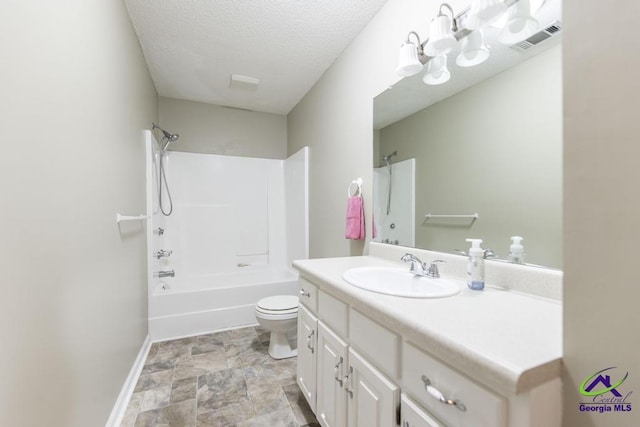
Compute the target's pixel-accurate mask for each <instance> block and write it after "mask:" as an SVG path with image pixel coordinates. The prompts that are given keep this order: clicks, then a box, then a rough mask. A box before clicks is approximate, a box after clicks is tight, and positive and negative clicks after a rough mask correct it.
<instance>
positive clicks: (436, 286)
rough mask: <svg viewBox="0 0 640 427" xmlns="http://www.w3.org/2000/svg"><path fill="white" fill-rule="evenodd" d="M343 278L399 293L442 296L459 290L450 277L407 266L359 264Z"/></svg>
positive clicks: (397, 294)
mask: <svg viewBox="0 0 640 427" xmlns="http://www.w3.org/2000/svg"><path fill="white" fill-rule="evenodd" d="M342 278H343V279H344V280H345V281H346V282H347V283H349V284H351V285H353V286H356V287H358V288H362V289H366V290H368V291H372V292H378V293H380V294H387V295H394V296H398V297H408V298H444V297H450V296H452V295H455V294H457V293H458V292H460V285H458V283H457V282H455V281H453V280H449V279H443V278H441V277H440V278H437V279H435V278H432V277H423V276H416V275H414V274H412V273H409V270H408V268H407V269H403V268H393V267H358V268H352V269H349V270H347V271H345V272H344V273H343V274H342Z"/></svg>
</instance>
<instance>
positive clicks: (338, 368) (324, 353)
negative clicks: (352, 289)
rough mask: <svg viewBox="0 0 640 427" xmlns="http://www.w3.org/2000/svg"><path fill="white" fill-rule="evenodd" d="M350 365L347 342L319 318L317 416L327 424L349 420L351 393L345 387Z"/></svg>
mask: <svg viewBox="0 0 640 427" xmlns="http://www.w3.org/2000/svg"><path fill="white" fill-rule="evenodd" d="M346 364H347V344H346V343H345V342H344V341H343V340H342V339H340V337H338V336H337V335H336V334H334V333H333V331H331V329H329V328H328V327H327V326H326V325H325V324H324V323H322V321H319V322H318V371H317V372H318V374H317V387H318V388H317V390H318V395H317V406H316V415H317V417H318V421H319V422H320V424H322V425H323V426H324V427H343V426H345V425H346V423H347V394H346V392H345V390H344V388H343V383H344V376H345V374H346V366H345V365H346Z"/></svg>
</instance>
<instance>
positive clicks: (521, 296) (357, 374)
mask: <svg viewBox="0 0 640 427" xmlns="http://www.w3.org/2000/svg"><path fill="white" fill-rule="evenodd" d="M387 246H389V245H380V244H372V246H371V248H372V249H371V253H372V254H375V255H377V256H363V257H345V258H326V259H313V260H302V261H296V262H295V263H294V267H295V268H296V269H298V270H299V272H300V279H299V285H300V303H301V305H300V308H299V317H298V375H297V378H298V384H299V386H300V388H301V389H302V391H303V393H304V395H305V397H306V398H307V400H308V402H309V405H310V406H311V408H312V409H313V411H314V413H315V414H316V417H317V419H318V421H319V422H320V423H321V424H322V425H323V426H331V427H333V426H376V425H377V426H396V425H401V426H402V427H414V426H465V427H468V426H486V427H505V426H514V427H533V426H544V427H549V426H559V425H560V423H561V382H560V375H561V347H562V343H561V304H560V302H559V301H558V300H556V299H553V298H549V297H545V296H540V295H533V294H528V293H524V292H521V291H518V290H514V289H506V288H505V287H504V286H501V287H493V286H492V284H494V283H498V284H500V285H502V284H503V283H504V280H512V281H514V282H517V281H518V280H520V281H522V278H526V277H528V276H529V274H528V273H530V272H529V271H528V269H529V268H527V267H522V266H517V267H516V269H515V270H514V267H515V266H510V265H505V266H500V265H497V264H496V265H495V266H494V265H491V266H488V267H487V273H488V275H487V279H488V280H487V285H488V286H487V288H486V289H485V290H484V291H471V290H469V289H466V286H465V285H464V281H463V277H464V276H463V275H461V274H459V273H460V272H461V271H463V269H464V261H465V259H464V258H463V257H456V256H451V255H449V256H446V255H444V254H438V253H434V252H429V251H422V250H415V249H412V250H410V251H411V252H412V253H414V254H416V255H418V256H419V257H420V258H421V259H422V260H423V261H427V262H431V261H432V260H434V259H435V258H434V254H437V255H438V258H442V257H444V258H446V260H447V264H446V265H444V266H443V267H442V268H441V273H442V275H443V277H448V278H450V279H451V280H459V283H460V285H461V287H463V288H462V291H461V292H460V293H459V294H457V295H454V296H451V297H447V298H433V299H418V298H405V297H396V296H390V295H384V294H380V293H375V292H371V291H367V290H364V289H360V288H358V287H355V286H352V285H350V284H349V283H347V282H346V281H344V280H343V279H342V274H343V273H344V272H345V271H347V270H349V269H352V268H356V267H384V266H389V267H406V268H408V266H407V265H406V264H402V263H400V262H399V261H394V260H399V258H400V256H401V255H402V254H404V252H402V251H404V250H405V249H406V248H398V247H394V248H387ZM398 254H400V255H398ZM381 255H382V256H384V258H383V257H381ZM441 255H442V256H441ZM447 273H451V274H450V275H447ZM531 274H532V277H534V278H535V277H542V278H543V279H542V280H540V287H539V289H546V291H544V292H542V293H543V294H544V293H545V292H546V293H550V294H554V292H555V293H556V294H558V290H557V289H556V290H551V291H550V290H549V288H550V287H551V288H554V287H556V286H549V283H550V282H555V283H556V285H557V287H559V286H560V281H561V273H559V272H551V273H550V274H551V275H552V276H553V275H554V274H555V275H556V277H552V278H551V279H549V278H548V277H547V278H546V279H545V278H544V277H545V274H546V273H545V271H544V270H540V271H539V272H536V271H533V272H532V273H531ZM536 274H537V275H538V276H536ZM558 279H560V280H558ZM535 281H536V280H535V279H534V282H535ZM535 285H536V284H535V283H533V284H532V283H529V284H528V286H534V287H535ZM550 296H552V295H550Z"/></svg>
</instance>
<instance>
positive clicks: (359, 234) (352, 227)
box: [344, 196, 365, 240]
mask: <svg viewBox="0 0 640 427" xmlns="http://www.w3.org/2000/svg"><path fill="white" fill-rule="evenodd" d="M344 237H345V238H347V239H352V240H362V239H364V237H365V229H364V204H363V203H362V197H360V196H354V197H349V199H348V200H347V228H346V232H345V235H344Z"/></svg>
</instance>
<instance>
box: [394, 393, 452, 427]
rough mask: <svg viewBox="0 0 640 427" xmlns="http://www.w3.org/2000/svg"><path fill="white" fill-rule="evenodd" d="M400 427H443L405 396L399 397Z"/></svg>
mask: <svg viewBox="0 0 640 427" xmlns="http://www.w3.org/2000/svg"><path fill="white" fill-rule="evenodd" d="M400 418H401V419H402V422H401V423H400V427H445V426H444V424H441V423H440V421H438V420H436V419H435V418H434V417H433V416H432V415H431V414H428V413H427V412H426V411H425V410H424V409H422V408H421V407H420V406H419V405H418V404H416V403H415V402H414V401H413V400H411V399H410V398H409V397H408V396H407V395H406V394H404V393H402V395H401V397H400Z"/></svg>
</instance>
